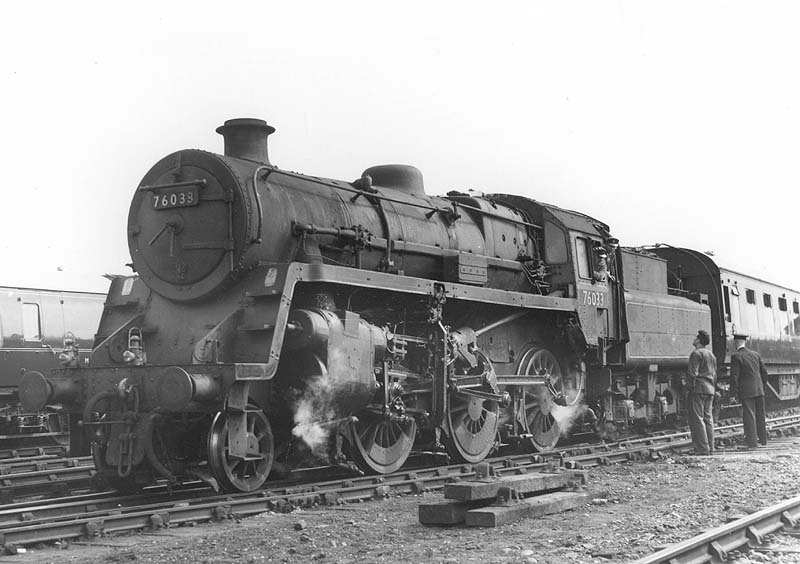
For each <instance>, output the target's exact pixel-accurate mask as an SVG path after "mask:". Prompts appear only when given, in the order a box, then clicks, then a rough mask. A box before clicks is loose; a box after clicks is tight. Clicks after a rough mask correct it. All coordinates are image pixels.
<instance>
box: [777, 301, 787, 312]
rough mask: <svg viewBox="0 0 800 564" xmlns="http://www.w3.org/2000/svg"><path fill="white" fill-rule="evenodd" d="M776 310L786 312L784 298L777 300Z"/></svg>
mask: <svg viewBox="0 0 800 564" xmlns="http://www.w3.org/2000/svg"><path fill="white" fill-rule="evenodd" d="M778 309H779V310H781V311H786V310H787V309H789V308H788V307H786V298H778Z"/></svg>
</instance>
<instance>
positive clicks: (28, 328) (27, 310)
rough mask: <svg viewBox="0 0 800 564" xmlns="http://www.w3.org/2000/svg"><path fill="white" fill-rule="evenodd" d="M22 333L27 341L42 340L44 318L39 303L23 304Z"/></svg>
mask: <svg viewBox="0 0 800 564" xmlns="http://www.w3.org/2000/svg"><path fill="white" fill-rule="evenodd" d="M22 334H23V336H24V337H25V340H26V341H41V340H42V320H41V318H40V317H39V304H26V303H23V304H22Z"/></svg>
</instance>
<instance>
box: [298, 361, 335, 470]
mask: <svg viewBox="0 0 800 564" xmlns="http://www.w3.org/2000/svg"><path fill="white" fill-rule="evenodd" d="M346 377H347V368H346V360H345V356H344V353H343V351H342V350H340V349H339V348H336V349H332V350H329V354H328V366H327V371H326V372H323V374H320V375H319V376H315V377H313V378H310V379H309V380H308V381H307V382H306V387H305V390H304V391H303V395H302V396H301V397H300V399H298V400H297V402H296V403H295V405H294V424H295V425H294V427H293V428H292V435H294V436H295V437H298V438H299V439H301V440H302V441H303V442H304V443H305V444H306V445H308V447H309V448H310V449H311V452H312V454H313V455H314V456H316V457H318V458H321V459H323V460H327V459H328V457H329V456H328V455H329V453H328V444H329V441H328V439H329V437H330V434H331V430H332V429H331V427H330V426H329V425H328V423H330V422H331V421H333V420H334V419H335V418H336V417H337V412H336V407H337V406H336V403H335V401H334V400H335V397H336V391H337V388H338V387H339V385H340V383H341V382H344V381H345V380H344V379H345V378H346Z"/></svg>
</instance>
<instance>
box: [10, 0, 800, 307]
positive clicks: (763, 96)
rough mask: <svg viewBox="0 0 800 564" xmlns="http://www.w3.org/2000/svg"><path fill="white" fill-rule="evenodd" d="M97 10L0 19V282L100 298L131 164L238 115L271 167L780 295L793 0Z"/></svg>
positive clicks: (794, 70) (792, 92) (794, 98)
mask: <svg viewBox="0 0 800 564" xmlns="http://www.w3.org/2000/svg"><path fill="white" fill-rule="evenodd" d="M116 4H117V3H113V2H102V3H100V2H97V3H87V2H52V3H48V2H44V3H41V2H39V3H32V2H31V3H22V2H14V4H13V7H11V5H10V4H4V6H3V8H2V17H1V18H0V53H1V55H0V96H1V97H0V102H1V103H0V118H1V119H0V124H2V126H3V128H4V135H2V137H0V155H1V156H2V165H3V166H2V170H3V188H2V194H3V199H2V204H1V205H0V260H1V261H2V262H0V269H1V270H0V284H2V285H13V284H17V285H27V286H44V287H60V288H74V289H87V290H101V291H104V290H105V288H106V282H105V281H104V280H103V279H102V278H101V276H100V275H101V274H103V273H105V272H111V273H125V272H129V270H128V269H127V267H125V266H124V264H125V263H126V262H128V261H129V260H130V258H129V256H128V250H127V240H126V235H125V232H126V223H127V213H128V204H129V202H130V198H131V195H132V194H133V191H134V189H135V187H136V186H137V184H138V183H139V181H140V180H141V178H142V176H144V174H145V172H147V170H148V169H149V168H150V166H151V165H152V164H154V163H155V162H156V161H157V160H158V159H159V158H161V157H162V156H164V155H166V154H168V153H171V152H173V151H175V150H178V149H184V148H200V149H206V150H211V151H214V152H220V153H221V152H222V138H221V137H220V136H219V135H217V134H216V133H215V132H214V129H215V128H216V127H217V126H218V125H221V124H222V122H223V121H224V120H226V119H229V118H233V117H258V118H262V119H265V120H267V121H268V122H269V123H270V124H271V125H273V126H275V127H276V128H277V132H276V133H275V134H274V135H273V136H272V137H271V138H270V160H271V161H272V163H273V164H276V165H277V166H279V167H281V168H284V169H289V170H295V171H299V172H304V173H308V174H312V175H316V176H326V177H332V178H339V179H343V180H352V179H355V178H357V177H359V176H360V174H361V171H362V170H364V169H365V168H367V167H369V166H371V165H375V164H385V163H406V164H412V165H414V166H417V167H418V168H420V169H421V170H422V172H423V174H424V175H425V184H426V190H427V192H428V193H429V194H444V193H445V192H447V191H448V190H451V189H462V190H463V189H467V188H473V189H477V190H482V191H486V192H510V193H517V194H522V195H525V196H529V197H531V198H535V199H537V200H541V201H544V202H549V203H552V204H556V205H558V206H561V207H566V208H570V209H575V210H578V211H582V212H584V213H587V214H589V215H591V216H593V217H596V218H597V219H599V220H601V221H604V222H606V223H608V224H609V225H610V226H611V228H612V233H613V234H614V235H615V236H616V237H618V238H619V239H620V241H621V242H622V244H623V245H643V244H649V243H655V242H664V243H670V244H673V245H679V246H687V247H690V248H695V249H698V250H713V251H714V252H715V253H716V258H717V259H718V260H719V261H720V262H721V263H722V264H723V265H724V266H728V267H731V268H735V269H736V270H740V271H742V272H745V273H749V274H752V275H754V276H758V277H760V278H764V279H766V280H770V281H773V282H776V283H780V284H784V285H787V286H789V287H793V288H800V252H798V248H797V247H798V244H799V243H800V237H798V235H797V233H798V230H800V225H798V202H800V196H798V189H797V188H798V184H800V182H798V181H799V180H800V167H798V166H797V164H798V155H800V71H798V54H800V33H798V32H797V30H798V24H800V17H798V16H800V4H797V3H795V2H769V3H765V2H699V1H690V2H676V1H664V2H642V1H620V2H603V1H595V0H592V1H587V2H555V1H554V2H550V3H540V2H532V1H524V2H523V1H519V2H516V1H515V2H493V3H491V7H490V3H489V2H481V3H471V2H466V1H460V2H450V1H442V2H416V1H405V2H402V3H401V2H393V3H391V4H390V3H388V2H378V1H372V2H348V1H345V0H338V1H336V2H288V1H281V2H266V1H262V2H253V3H236V2H215V3H213V4H204V3H202V2H181V3H178V2H172V3H167V2H160V3H155V2H154V3H148V2H135V3H127V4H126V5H128V6H129V8H128V9H121V8H118V7H116ZM59 267H60V268H61V270H58V269H59Z"/></svg>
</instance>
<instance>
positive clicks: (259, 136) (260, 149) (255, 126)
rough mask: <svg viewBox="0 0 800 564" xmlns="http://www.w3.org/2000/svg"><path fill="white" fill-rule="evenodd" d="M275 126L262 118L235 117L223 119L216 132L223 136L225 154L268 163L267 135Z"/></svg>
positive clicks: (272, 131)
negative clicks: (222, 123) (223, 121)
mask: <svg viewBox="0 0 800 564" xmlns="http://www.w3.org/2000/svg"><path fill="white" fill-rule="evenodd" d="M274 132H275V128H274V127H272V126H271V125H267V122H265V121H264V120H263V119H252V118H236V119H229V120H226V121H225V124H224V125H221V126H219V127H218V128H217V133H219V134H220V135H222V137H224V138H225V156H226V157H234V158H237V159H247V160H251V161H256V162H259V163H264V164H270V162H269V155H268V154H267V137H268V136H269V135H270V133H274Z"/></svg>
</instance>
